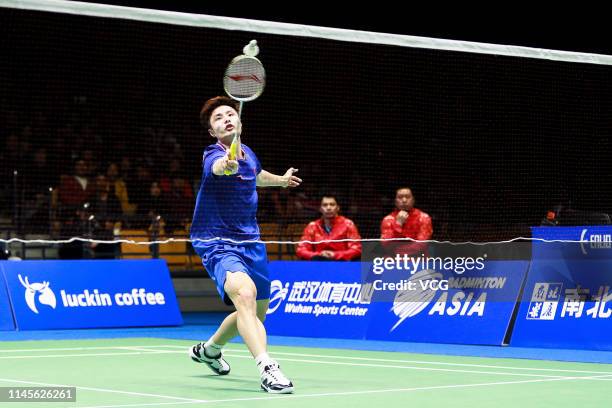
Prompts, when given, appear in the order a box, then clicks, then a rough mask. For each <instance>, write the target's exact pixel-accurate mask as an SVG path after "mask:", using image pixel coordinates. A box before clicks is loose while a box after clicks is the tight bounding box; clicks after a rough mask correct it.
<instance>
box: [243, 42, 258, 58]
mask: <svg viewBox="0 0 612 408" xmlns="http://www.w3.org/2000/svg"><path fill="white" fill-rule="evenodd" d="M242 52H243V53H244V55H248V56H249V57H255V56H256V55H257V54H259V47H258V46H257V41H255V40H251V42H249V43H248V44H247V45H245V46H244V48H243V49H242Z"/></svg>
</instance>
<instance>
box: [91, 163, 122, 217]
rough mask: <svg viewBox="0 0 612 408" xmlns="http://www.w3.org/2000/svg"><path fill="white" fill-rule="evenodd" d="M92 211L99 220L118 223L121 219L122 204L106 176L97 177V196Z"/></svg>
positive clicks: (93, 201)
mask: <svg viewBox="0 0 612 408" xmlns="http://www.w3.org/2000/svg"><path fill="white" fill-rule="evenodd" d="M91 204H92V207H91V211H92V214H94V215H95V217H96V219H97V220H111V221H118V220H119V219H120V218H121V204H120V203H119V199H118V198H117V196H116V195H115V191H114V189H113V187H112V186H111V184H110V183H109V181H108V179H107V178H106V176H104V175H103V174H100V175H98V176H97V177H96V195H95V197H94V199H93V200H92V203H91Z"/></svg>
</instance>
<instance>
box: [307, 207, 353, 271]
mask: <svg viewBox="0 0 612 408" xmlns="http://www.w3.org/2000/svg"><path fill="white" fill-rule="evenodd" d="M320 212H321V218H319V219H318V220H316V221H312V222H311V223H310V224H308V225H307V226H306V228H305V229H304V233H303V234H302V238H301V239H300V241H327V240H342V239H354V240H356V241H346V242H321V243H319V244H311V243H307V242H304V243H301V244H299V245H298V247H297V251H296V253H297V256H298V257H299V258H301V259H306V260H326V261H329V260H342V261H351V260H353V259H356V258H359V257H360V256H361V242H360V241H359V240H360V239H361V236H360V235H359V231H358V230H357V227H356V226H355V224H354V223H353V221H351V220H349V219H348V218H346V217H343V216H341V215H338V213H339V212H340V206H339V205H338V202H337V201H336V198H335V197H334V196H332V195H324V196H323V198H322V199H321V207H320Z"/></svg>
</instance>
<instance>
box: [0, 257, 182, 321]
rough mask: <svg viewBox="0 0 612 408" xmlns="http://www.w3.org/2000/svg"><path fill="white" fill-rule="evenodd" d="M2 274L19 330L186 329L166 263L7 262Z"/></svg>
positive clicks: (152, 261)
mask: <svg viewBox="0 0 612 408" xmlns="http://www.w3.org/2000/svg"><path fill="white" fill-rule="evenodd" d="M0 269H1V271H2V274H3V275H4V280H5V281H6V284H7V287H8V295H9V299H10V302H11V305H12V308H13V315H14V318H15V326H16V328H17V329H18V330H40V329H74V328H95V327H136V326H174V325H180V324H182V317H181V314H180V310H179V307H178V303H177V300H176V295H175V293H174V288H173V286H172V280H171V279H170V273H169V271H168V267H167V266H166V263H165V262H164V261H163V260H142V261H141V260H133V261H132V260H129V261H127V260H126V261H21V262H11V261H3V262H0ZM0 299H1V295H0ZM0 303H1V300H0Z"/></svg>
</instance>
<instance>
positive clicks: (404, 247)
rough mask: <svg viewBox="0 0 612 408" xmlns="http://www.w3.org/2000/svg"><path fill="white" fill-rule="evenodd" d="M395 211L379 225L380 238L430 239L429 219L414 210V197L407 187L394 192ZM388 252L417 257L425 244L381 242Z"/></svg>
mask: <svg viewBox="0 0 612 408" xmlns="http://www.w3.org/2000/svg"><path fill="white" fill-rule="evenodd" d="M395 207H396V208H395V210H394V211H393V212H392V213H391V214H389V215H387V216H386V217H385V218H383V220H382V223H381V224H380V232H381V234H380V235H381V236H380V237H381V238H382V239H383V240H384V239H389V238H412V239H414V240H416V241H426V240H429V239H431V236H432V234H433V227H432V225H431V217H430V216H429V215H428V214H426V213H424V212H423V211H421V210H419V209H418V208H414V196H413V195H412V190H410V189H409V188H408V187H402V188H398V189H397V191H396V192H395ZM383 245H384V247H385V249H386V250H387V251H388V252H393V253H394V254H402V255H403V254H407V255H418V254H420V253H424V252H426V250H427V243H426V242H412V241H386V242H385V241H383Z"/></svg>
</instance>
